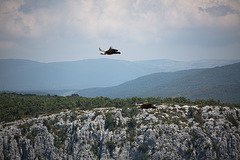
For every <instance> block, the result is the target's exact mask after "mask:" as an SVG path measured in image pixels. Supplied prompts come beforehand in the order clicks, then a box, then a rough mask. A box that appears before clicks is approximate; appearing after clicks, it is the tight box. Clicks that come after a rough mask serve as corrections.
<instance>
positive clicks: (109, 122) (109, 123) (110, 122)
mask: <svg viewBox="0 0 240 160" xmlns="http://www.w3.org/2000/svg"><path fill="white" fill-rule="evenodd" d="M116 127H117V122H116V119H115V118H114V117H113V113H111V112H107V114H106V120H105V130H106V129H109V131H113V130H114V129H116Z"/></svg>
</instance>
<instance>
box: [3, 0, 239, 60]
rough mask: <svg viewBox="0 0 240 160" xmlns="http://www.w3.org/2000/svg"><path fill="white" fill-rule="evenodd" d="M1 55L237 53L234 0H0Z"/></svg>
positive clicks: (181, 56) (190, 56)
mask: <svg viewBox="0 0 240 160" xmlns="http://www.w3.org/2000/svg"><path fill="white" fill-rule="evenodd" d="M109 46H112V47H113V48H117V49H118V50H119V51H120V52H121V55H113V56H103V55H100V51H99V50H98V48H99V47H101V48H102V49H108V48H109ZM8 58H15V59H28V60H34V61H39V62H59V61H76V60H82V59H97V58H112V59H121V60H129V61H136V60H151V59H172V60H180V61H192V60H200V59H240V0H0V59H8Z"/></svg>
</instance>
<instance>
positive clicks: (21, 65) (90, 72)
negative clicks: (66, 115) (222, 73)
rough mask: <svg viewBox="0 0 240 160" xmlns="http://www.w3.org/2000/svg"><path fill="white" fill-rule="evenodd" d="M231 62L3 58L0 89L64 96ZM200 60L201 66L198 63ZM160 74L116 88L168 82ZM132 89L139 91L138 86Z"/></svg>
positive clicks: (0, 70) (0, 64)
mask: <svg viewBox="0 0 240 160" xmlns="http://www.w3.org/2000/svg"><path fill="white" fill-rule="evenodd" d="M234 61H235V60H203V61H200V62H197V61H195V62H183V61H173V60H147V61H124V60H114V59H104V58H103V59H87V60H80V61H71V62H54V63H40V62H34V61H29V60H19V59H2V60H0V90H4V91H8V90H14V91H16V90H34V91H36V92H38V91H40V92H42V91H44V92H48V91H47V90H58V92H52V91H51V93H54V94H55V93H56V94H58V93H60V94H64V95H65V93H63V92H61V91H60V90H65V89H66V90H65V91H66V92H67V93H71V92H72V91H73V90H76V89H84V88H92V87H109V86H116V85H119V84H122V83H124V82H127V81H130V80H133V79H136V78H138V77H141V76H144V75H149V74H152V73H157V72H164V71H171V72H172V71H179V70H182V69H189V68H190V69H192V68H197V67H200V68H206V67H209V66H221V65H223V64H228V63H232V62H234ZM236 61H239V60H236ZM200 63H201V64H203V65H199V64H200ZM162 74H167V75H166V76H165V75H162V77H160V78H156V79H155V78H154V76H155V75H154V74H153V75H152V76H153V77H152V78H151V77H146V79H147V80H145V78H143V79H142V78H140V79H139V82H135V81H134V82H129V83H132V84H130V85H127V86H124V85H123V86H121V87H118V88H116V87H115V88H116V90H117V89H119V88H121V89H120V90H121V92H122V93H125V90H124V89H122V88H124V87H129V86H131V87H134V86H138V83H141V84H143V82H141V81H148V82H149V83H148V84H147V85H146V86H145V87H152V86H151V85H152V84H153V85H154V84H156V83H155V81H158V82H159V83H160V82H162V83H163V82H164V83H165V82H167V81H169V79H168V78H167V77H168V76H169V78H171V75H169V74H168V73H162ZM174 76H175V75H174ZM149 79H151V80H153V82H151V83H150V80H149ZM134 83H136V84H134ZM142 87H144V86H142ZM134 88H138V87H134ZM71 90H72V91H71ZM120 90H119V91H120ZM65 91H64V92H65ZM49 92H50V91H49ZM135 92H136V93H139V91H138V90H137V89H136V91H135ZM114 94H115V93H114ZM129 94H130V93H129ZM111 95H112V94H111ZM116 95H117V93H116Z"/></svg>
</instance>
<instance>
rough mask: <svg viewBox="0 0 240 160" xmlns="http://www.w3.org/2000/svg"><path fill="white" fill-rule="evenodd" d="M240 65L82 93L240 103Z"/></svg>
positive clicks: (172, 74) (154, 76)
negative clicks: (177, 97)
mask: <svg viewBox="0 0 240 160" xmlns="http://www.w3.org/2000/svg"><path fill="white" fill-rule="evenodd" d="M239 86H240V63H236V64H232V65H226V66H222V67H215V68H209V69H198V70H186V71H177V72H169V73H155V74H151V75H147V76H143V77H140V78H137V79H135V80H132V81H129V82H126V83H123V84H121V85H118V86H115V87H108V88H92V89H87V90H81V91H79V92H78V93H79V94H80V95H83V96H93V97H94V96H108V97H112V98H115V97H122V98H123V97H133V96H140V97H157V96H160V97H168V96H170V97H175V96H184V97H187V98H191V99H201V98H203V99H209V98H214V99H217V100H221V101H225V102H240V94H239V92H240V91H239V88H240V87H239Z"/></svg>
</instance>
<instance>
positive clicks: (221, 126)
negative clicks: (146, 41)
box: [0, 105, 240, 160]
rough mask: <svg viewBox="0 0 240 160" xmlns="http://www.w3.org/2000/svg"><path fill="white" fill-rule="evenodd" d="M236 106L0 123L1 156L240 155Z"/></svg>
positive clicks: (75, 113)
mask: <svg viewBox="0 0 240 160" xmlns="http://www.w3.org/2000/svg"><path fill="white" fill-rule="evenodd" d="M239 123H240V109H238V108H230V107H226V106H225V107H221V106H204V107H198V106H187V105H184V106H179V105H159V106H157V109H137V108H123V109H120V108H97V109H93V110H66V111H63V112H61V113H58V114H52V115H42V116H40V117H38V118H28V119H24V120H19V121H14V122H10V123H2V124H1V125H0V152H1V154H0V159H38V160H40V159H50V160H56V159H84V160H85V159H104V160H105V159H117V160H125V159H137V160H140V159H159V160H161V159H203V160H206V159H240V152H239V151H240V129H239Z"/></svg>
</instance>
